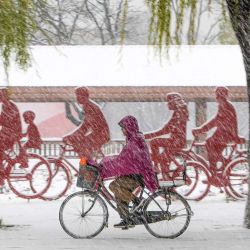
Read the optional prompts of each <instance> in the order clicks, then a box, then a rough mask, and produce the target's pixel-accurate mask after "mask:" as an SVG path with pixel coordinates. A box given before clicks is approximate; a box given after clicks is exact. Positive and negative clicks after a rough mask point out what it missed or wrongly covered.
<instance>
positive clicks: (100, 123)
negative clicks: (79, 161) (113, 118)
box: [63, 87, 110, 158]
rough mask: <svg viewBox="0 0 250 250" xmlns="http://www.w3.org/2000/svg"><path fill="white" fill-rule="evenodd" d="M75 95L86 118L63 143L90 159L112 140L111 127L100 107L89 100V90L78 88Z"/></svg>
mask: <svg viewBox="0 0 250 250" xmlns="http://www.w3.org/2000/svg"><path fill="white" fill-rule="evenodd" d="M75 94H76V98H77V102H78V103H79V104H80V105H81V106H82V108H83V110H84V114H85V117H84V120H83V122H82V124H81V125H80V126H79V127H78V128H77V129H76V130H75V131H74V132H73V133H72V134H70V135H68V136H65V137H64V138H63V141H64V143H66V144H69V145H71V146H72V147H73V148H74V151H75V152H77V153H78V155H79V156H80V157H86V158H90V157H91V154H92V153H93V152H94V151H99V150H100V149H101V147H102V145H103V144H105V143H107V142H108V141H109V140H110V135H109V127H108V124H107V122H106V120H105V117H104V115H103V113H102V111H101V109H100V108H99V106H98V105H97V104H95V103H94V102H92V101H91V100H90V99H89V91H88V89H87V88H85V87H80V88H77V89H76V90H75Z"/></svg>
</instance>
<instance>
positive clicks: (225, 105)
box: [192, 87, 245, 170]
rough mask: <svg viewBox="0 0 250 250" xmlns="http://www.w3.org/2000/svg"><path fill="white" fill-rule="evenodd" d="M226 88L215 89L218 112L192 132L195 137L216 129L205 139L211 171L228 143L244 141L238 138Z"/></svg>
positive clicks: (220, 158)
mask: <svg viewBox="0 0 250 250" xmlns="http://www.w3.org/2000/svg"><path fill="white" fill-rule="evenodd" d="M228 94H229V92H228V88H226V87H217V88H216V89H215V95H216V101H217V103H218V112H217V114H216V115H215V117H214V118H212V119H211V120H209V121H208V122H206V123H205V124H203V125H202V126H200V127H198V128H195V129H193V130H192V132H193V135H194V136H197V135H199V134H201V133H206V132H208V131H209V130H211V129H212V128H216V130H215V132H214V133H213V135H212V136H210V137H209V138H207V139H206V144H205V146H206V150H207V155H208V161H209V163H210V167H211V170H212V169H216V163H217V162H218V161H220V160H223V156H222V152H223V150H224V149H225V147H226V146H227V144H228V143H230V142H235V143H244V141H245V140H244V139H243V138H240V137H239V136H238V127H237V115H236V111H235V108H234V106H233V104H232V103H231V102H230V101H228Z"/></svg>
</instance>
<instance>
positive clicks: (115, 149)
mask: <svg viewBox="0 0 250 250" xmlns="http://www.w3.org/2000/svg"><path fill="white" fill-rule="evenodd" d="M60 144H62V141H60V140H46V141H43V144H42V146H41V149H40V150H38V149H34V150H31V151H32V152H34V153H37V154H40V155H42V156H44V157H57V156H59V154H60ZM189 144H190V141H188V142H187V146H188V145H189ZM124 145H125V141H122V140H115V141H111V142H109V143H107V144H105V145H104V146H103V147H102V152H103V153H104V155H117V154H119V153H120V152H121V150H122V148H123V146H124ZM203 148H204V147H203ZM237 148H238V149H239V150H246V149H247V144H241V145H238V146H237ZM230 152H231V147H230V146H228V147H227V148H226V149H225V151H224V155H225V156H226V155H229V154H230ZM65 156H66V157H67V158H77V157H78V156H77V154H76V153H75V152H71V151H70V152H66V153H65Z"/></svg>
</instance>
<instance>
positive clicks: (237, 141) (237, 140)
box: [235, 136, 246, 144]
mask: <svg viewBox="0 0 250 250" xmlns="http://www.w3.org/2000/svg"><path fill="white" fill-rule="evenodd" d="M235 143H237V144H244V143H246V139H245V138H243V137H239V136H238V137H237V138H235Z"/></svg>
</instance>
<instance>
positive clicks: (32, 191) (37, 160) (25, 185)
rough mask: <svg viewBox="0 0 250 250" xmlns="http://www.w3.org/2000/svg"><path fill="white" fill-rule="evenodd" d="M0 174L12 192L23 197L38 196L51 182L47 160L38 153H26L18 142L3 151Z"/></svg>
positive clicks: (32, 197)
mask: <svg viewBox="0 0 250 250" xmlns="http://www.w3.org/2000/svg"><path fill="white" fill-rule="evenodd" d="M23 164H25V166H24V165H23ZM0 175H1V178H2V179H3V181H4V180H6V181H7V183H8V185H9V187H10V189H11V190H12V191H13V193H15V194H16V195H17V196H18V197H20V198H24V199H35V198H39V197H40V195H43V194H44V193H45V192H46V191H47V190H48V188H49V185H50V182H51V170H50V167H49V164H48V162H47V161H46V160H45V159H44V158H43V157H41V156H40V155H37V154H33V153H27V152H26V151H25V149H24V148H23V147H22V146H21V143H20V142H17V143H16V144H15V145H14V146H13V148H12V149H10V150H7V151H5V155H4V159H3V162H2V164H1V166H0ZM3 184H4V183H3Z"/></svg>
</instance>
